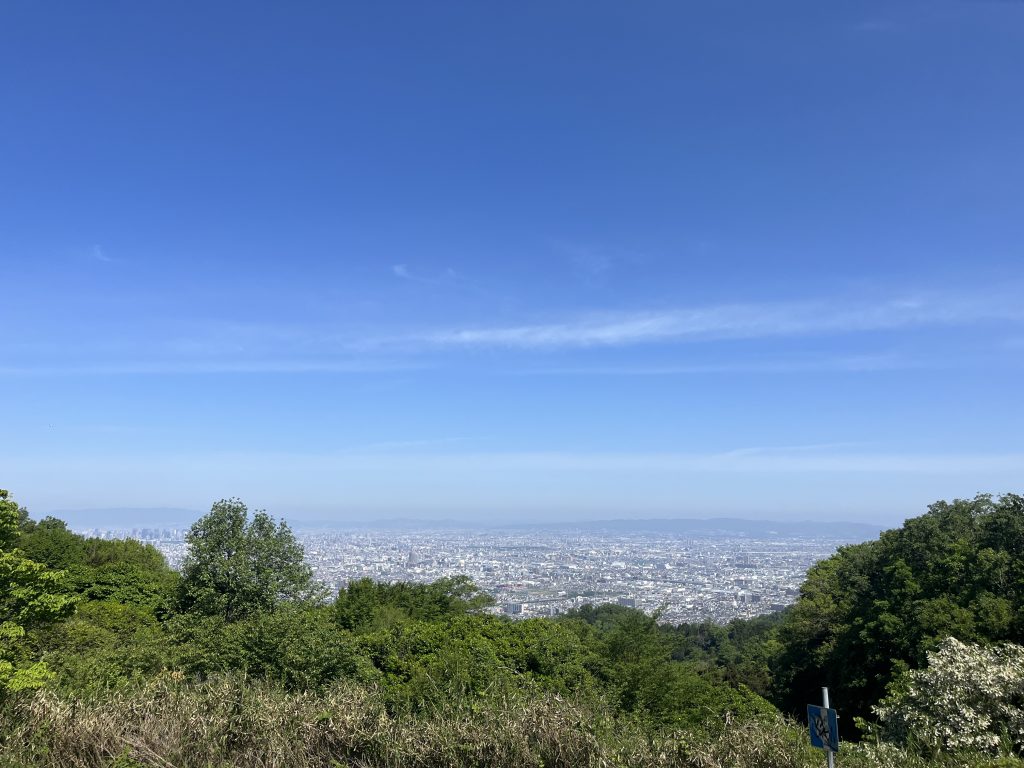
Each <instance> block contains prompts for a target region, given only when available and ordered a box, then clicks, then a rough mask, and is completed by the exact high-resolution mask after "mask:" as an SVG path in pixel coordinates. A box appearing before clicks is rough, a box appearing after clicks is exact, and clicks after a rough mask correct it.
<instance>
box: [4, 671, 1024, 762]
mask: <svg viewBox="0 0 1024 768" xmlns="http://www.w3.org/2000/svg"><path fill="white" fill-rule="evenodd" d="M391 709H392V708H391V707H389V706H388V701H387V700H386V698H385V696H384V695H383V694H382V693H380V692H379V691H377V690H375V689H373V688H368V687H365V686H359V685H356V684H338V685H336V686H334V687H332V688H330V689H328V690H326V691H323V692H318V693H288V692H285V691H283V690H281V689H279V688H275V687H273V686H271V685H268V684H266V683H264V682H260V681H256V680H251V679H248V680H247V679H245V678H244V677H240V676H231V677H222V678H218V679H214V680H211V681H208V682H205V683H187V682H184V681H182V680H180V679H178V676H175V675H164V676H161V677H159V678H157V679H155V680H152V681H150V682H149V683H147V684H145V685H143V686H139V687H135V688H124V689H121V690H117V691H110V692H107V693H103V694H98V695H95V696H91V697H86V698H83V697H75V696H64V695H61V694H59V693H57V692H54V691H48V690H39V691H33V692H25V693H23V694H20V695H17V696H14V697H12V698H11V699H9V700H8V702H7V703H6V705H5V706H4V707H3V708H2V709H0V766H3V768H13V767H14V766H19V768H20V767H22V766H24V767H25V768H101V767H102V768H138V767H139V766H146V768H227V766H239V767H245V768H305V767H307V766H308V767H309V768H340V767H341V766H353V767H355V766H359V767H360V768H371V767H372V768H384V767H385V766H387V767H388V768H391V767H393V768H399V767H401V768H406V767H409V768H428V767H430V768H434V767H437V768H442V767H445V768H447V767H449V766H450V767H451V768H455V767H456V766H458V767H463V766H465V767H466V768H468V767H469V766H479V767H481V768H492V767H493V768H541V767H542V766H543V768H583V767H587V768H589V767H594V768H598V767H603V766H630V767H631V768H655V766H657V767H659V768H662V767H664V768H668V767H669V766H692V767H693V768H725V767H726V766H745V767H749V768H805V767H806V768H811V766H814V767H815V768H820V766H823V765H824V755H823V754H822V753H821V752H819V751H817V750H814V749H812V748H810V747H809V746H808V744H807V737H806V735H805V733H804V731H803V729H801V728H798V727H796V726H794V725H792V724H790V723H787V722H785V721H783V720H782V719H781V718H779V719H770V718H769V719H765V720H762V721H760V722H747V723H737V722H711V723H709V724H708V726H707V727H706V728H704V729H702V730H697V731H694V730H687V731H679V730H666V729H657V728H652V727H650V726H647V725H644V724H643V723H641V722H640V721H638V720H636V719H628V718H623V717H614V716H613V715H612V714H611V713H610V712H609V711H608V710H607V709H606V708H605V707H604V706H603V704H602V703H601V702H600V701H572V700H568V699H565V698H562V697H558V696H552V695H540V694H538V695H529V694H526V693H523V692H521V691H496V692H493V693H489V694H487V695H485V696H483V697H481V698H479V699H477V700H475V701H473V702H472V703H470V704H465V705H461V706H452V707H450V708H437V709H434V710H433V711H429V712H419V713H412V712H409V713H406V714H399V715H394V714H390V711H391ZM837 765H838V766H840V767H842V766H851V767H852V766H859V767H863V768H868V767H869V766H870V767H874V766H878V767H879V768H881V767H882V766H885V767H886V768H889V767H891V768H897V766H901V767H902V766H910V767H912V768H913V767H915V766H950V767H951V766H961V765H965V766H972V767H980V766H1006V767H1007V768H1009V767H1010V766H1014V767H1015V768H1020V767H1021V766H1024V762H1020V761H1018V760H1015V759H1010V758H1006V759H1002V760H1000V759H989V758H983V757H979V756H974V757H972V758H958V757H957V756H955V755H944V756H941V757H939V758H937V759H936V760H926V759H924V758H921V757H917V756H913V755H910V754H908V753H906V752H903V751H902V750H897V749H894V748H892V747H888V748H884V749H873V748H871V747H864V746H861V747H853V748H851V750H850V751H848V752H844V753H842V754H840V755H839V756H838V757H837Z"/></svg>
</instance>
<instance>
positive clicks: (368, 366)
mask: <svg viewBox="0 0 1024 768" xmlns="http://www.w3.org/2000/svg"><path fill="white" fill-rule="evenodd" d="M424 367H425V366H424V365H423V364H416V363H410V362H408V361H393V360H384V359H373V360H331V359H322V360H287V359H262V360H187V359H167V360H154V361H128V362H103V361H97V362H94V363H90V364H70V365H60V366H57V365H45V364H41V365H7V366H0V376H131V375H139V376H147V375H178V374H181V375H189V374H220V373H224V374H227V373H239V374H244V373H268V374H273V373H282V374H287V373H353V374H361V373H388V372H397V371H409V370H421V369H423V368H424Z"/></svg>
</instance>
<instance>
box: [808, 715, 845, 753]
mask: <svg viewBox="0 0 1024 768" xmlns="http://www.w3.org/2000/svg"><path fill="white" fill-rule="evenodd" d="M807 725H808V726H810V729H811V746H814V747H818V749H827V750H828V751H829V752H838V751H839V723H838V722H836V711H835V710H834V709H825V708H824V707H816V706H814V705H813V704H808V705H807Z"/></svg>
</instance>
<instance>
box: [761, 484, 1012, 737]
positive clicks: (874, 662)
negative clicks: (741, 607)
mask: <svg viewBox="0 0 1024 768" xmlns="http://www.w3.org/2000/svg"><path fill="white" fill-rule="evenodd" d="M1022 574H1024V497H1021V496H1019V495H1015V494H1005V495H1003V496H999V497H993V496H990V495H986V494H982V495H979V496H976V497H975V498H974V499H957V500H954V501H952V502H944V501H940V502H937V503H935V504H932V505H931V506H930V507H929V508H928V512H927V514H924V515H921V516H920V517H917V518H913V519H911V520H908V521H906V523H904V525H903V526H902V527H901V528H897V529H894V530H891V531H886V532H885V533H883V534H882V535H881V537H880V538H879V539H878V540H877V541H872V542H867V543H865V544H858V545H855V546H850V547H843V548H841V549H840V550H839V551H838V552H837V553H836V554H835V555H834V556H832V557H831V558H828V559H827V560H823V561H821V562H820V563H818V564H817V565H815V566H814V567H813V568H811V570H810V571H809V572H808V574H807V580H806V581H805V582H804V584H803V586H802V587H801V590H800V599H799V600H798V601H797V603H796V604H795V605H794V606H793V607H792V609H791V610H790V611H787V613H786V615H785V617H784V618H783V621H782V623H781V624H780V626H779V630H778V641H779V652H778V653H777V655H776V656H775V657H774V659H773V660H772V667H773V671H774V672H775V685H776V702H777V703H778V704H779V705H780V707H781V708H782V709H784V710H785V711H788V712H791V713H799V712H800V711H801V710H802V709H803V706H804V705H805V704H806V702H807V701H809V700H812V699H811V697H812V696H813V695H815V692H816V691H817V689H818V687H819V686H822V685H827V686H829V688H831V689H832V694H833V696H834V697H835V699H836V700H837V701H841V702H842V707H843V710H844V712H845V713H846V714H847V715H854V716H861V717H868V716H870V714H871V706H872V705H873V704H875V703H877V702H878V701H879V700H880V699H881V698H882V697H883V696H884V695H885V692H886V686H887V685H888V683H889V682H890V681H891V680H893V678H894V677H896V676H898V675H900V674H901V673H902V672H903V671H904V670H907V669H920V668H921V667H923V666H924V665H925V663H926V661H927V653H928V652H929V651H930V650H933V649H934V648H936V647H938V645H939V644H940V643H941V642H942V641H943V640H944V639H945V638H947V637H955V638H957V639H958V640H960V641H963V642H979V641H980V642H1012V643H1018V644H1020V643H1022V642H1024V575H1022Z"/></svg>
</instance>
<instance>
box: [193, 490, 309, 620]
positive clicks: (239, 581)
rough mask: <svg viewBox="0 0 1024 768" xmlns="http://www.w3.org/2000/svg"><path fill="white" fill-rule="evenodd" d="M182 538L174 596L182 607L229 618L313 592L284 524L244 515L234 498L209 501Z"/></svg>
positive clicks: (299, 550) (296, 545)
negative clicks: (206, 509) (183, 549)
mask: <svg viewBox="0 0 1024 768" xmlns="http://www.w3.org/2000/svg"><path fill="white" fill-rule="evenodd" d="M186 541H187V542H188V544H189V553H188V556H187V557H186V558H185V562H184V563H183V564H182V569H181V571H182V578H181V586H180V591H179V599H178V604H179V606H180V608H181V609H183V610H186V611H193V612H196V613H200V614H204V615H207V616H221V617H223V618H224V620H225V621H229V622H230V621H235V620H237V619H241V618H244V617H246V616H250V615H252V614H254V613H259V612H261V611H272V610H274V609H275V608H277V607H278V606H279V605H280V604H282V603H283V602H286V601H289V600H300V599H303V598H307V597H310V596H312V595H313V594H314V592H315V590H314V588H313V583H312V571H311V570H310V568H309V566H308V565H306V563H305V562H304V561H303V551H302V545H300V544H299V543H298V541H296V540H295V536H294V534H292V532H291V529H290V528H289V527H288V524H287V523H285V522H284V521H281V522H280V523H277V524H275V523H274V520H273V518H271V517H270V516H269V515H268V514H267V513H266V512H256V513H255V515H253V518H252V520H249V510H248V508H247V507H246V506H245V504H243V503H242V502H241V501H239V500H238V499H226V500H223V501H218V502H217V503H216V504H214V505H213V507H212V509H211V510H210V512H209V514H207V515H206V516H205V517H203V518H201V519H199V520H198V521H196V522H195V523H194V524H193V525H192V529H191V531H189V533H188V535H187V537H186Z"/></svg>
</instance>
